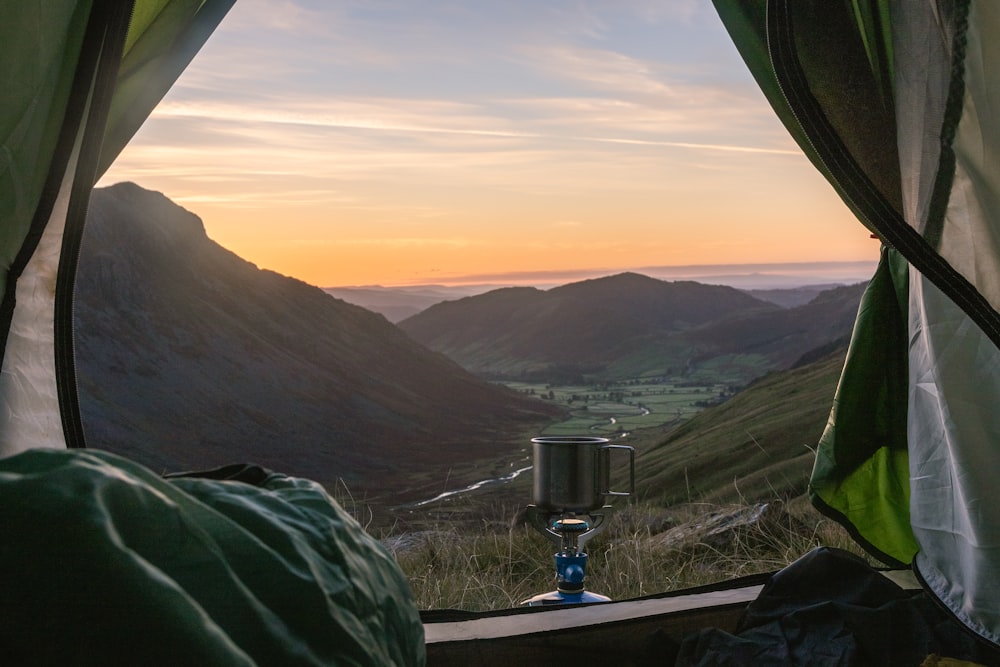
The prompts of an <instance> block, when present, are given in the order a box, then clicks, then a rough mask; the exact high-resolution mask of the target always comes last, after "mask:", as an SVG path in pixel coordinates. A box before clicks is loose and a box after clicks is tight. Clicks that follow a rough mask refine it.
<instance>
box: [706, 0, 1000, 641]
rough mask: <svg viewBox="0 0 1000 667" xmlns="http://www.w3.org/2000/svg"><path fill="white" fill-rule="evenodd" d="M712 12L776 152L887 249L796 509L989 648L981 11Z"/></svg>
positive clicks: (996, 91) (994, 20)
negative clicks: (917, 586) (805, 508)
mask: <svg viewBox="0 0 1000 667" xmlns="http://www.w3.org/2000/svg"><path fill="white" fill-rule="evenodd" d="M715 5H716V8H717V10H718V12H719V15H720V17H721V18H722V20H723V23H724V24H725V25H726V27H727V29H728V30H729V32H730V35H731V36H732V38H733V41H734V42H735V44H736V46H737V48H738V49H739V51H740V53H741V54H742V56H743V58H744V60H745V61H746V63H747V65H748V67H749V68H750V70H751V72H753V75H754V77H755V78H756V80H757V81H758V83H759V84H760V86H761V89H762V90H763V91H764V93H765V95H766V96H767V98H768V100H769V102H770V103H771V105H772V106H773V107H774V109H775V112H776V113H777V115H778V116H779V118H780V119H781V120H782V121H783V123H784V124H785V126H786V127H787V128H788V130H789V133H790V134H791V136H792V137H793V138H794V139H795V140H796V141H797V142H798V143H799V145H800V146H801V147H802V149H803V151H804V152H805V154H806V155H807V156H808V157H809V158H810V160H812V162H813V163H814V164H815V165H816V166H817V168H818V169H819V170H820V171H821V172H822V173H823V174H824V175H825V176H826V177H827V179H828V180H829V181H830V183H831V184H832V186H833V187H834V188H835V190H836V191H837V192H838V193H839V194H840V195H841V197H842V198H843V199H844V201H845V203H847V205H848V206H849V207H850V208H851V210H852V211H854V213H855V214H856V215H857V216H858V218H859V219H860V220H861V222H862V223H863V224H865V225H866V226H867V227H868V228H869V229H870V230H872V231H873V232H874V233H875V234H876V235H877V236H878V237H879V238H881V239H882V241H883V243H884V245H885V247H886V251H885V253H884V255H883V259H882V262H881V263H880V266H879V269H878V272H877V273H876V276H875V277H874V278H873V280H872V282H871V284H870V285H869V288H868V291H867V292H866V294H865V297H864V301H863V303H862V306H861V309H860V312H859V315H858V320H857V324H856V327H855V331H854V335H853V339H852V341H851V346H850V350H849V352H848V358H847V362H846V364H845V367H844V371H843V375H842V378H841V381H840V385H839V388H838V390H837V395H836V398H835V402H834V406H833V410H832V412H831V417H830V423H829V424H828V427H827V429H826V432H825V433H824V435H823V438H822V440H821V442H820V443H819V449H818V454H817V459H816V464H815V468H814V471H813V477H812V481H811V484H810V493H811V496H812V498H813V501H814V503H815V504H816V505H817V507H819V508H820V509H821V510H822V511H824V512H826V513H828V514H830V515H831V516H834V517H836V518H837V519H838V520H840V521H841V522H843V523H844V524H845V525H846V526H847V527H848V529H849V530H850V531H851V533H852V534H853V535H854V536H855V537H857V538H858V540H859V541H860V542H861V543H862V544H863V545H865V546H866V547H868V548H869V550H870V551H871V552H872V553H873V554H874V555H876V556H878V557H880V558H882V559H883V560H885V561H886V562H889V563H895V564H901V563H910V562H912V563H913V566H914V568H915V571H916V572H917V574H918V575H919V576H920V577H921V578H922V580H923V581H924V583H925V585H926V586H927V588H928V590H930V591H931V592H932V593H933V594H934V595H935V596H936V597H937V598H938V600H939V601H940V602H941V604H942V605H943V606H944V607H945V608H947V609H949V610H950V611H951V612H952V613H953V614H954V615H955V616H956V618H958V619H959V620H960V621H961V622H962V623H963V624H965V625H966V626H967V627H969V628H970V629H972V630H973V631H975V632H976V633H977V634H978V635H980V636H981V637H983V638H985V639H987V640H989V641H991V642H994V643H1000V580H998V579H997V577H996V573H997V572H1000V510H998V509H997V505H996V503H995V502H994V500H993V498H992V495H993V494H992V488H993V486H994V484H995V481H994V480H993V477H994V476H995V475H992V474H991V472H990V471H995V470H996V451H997V449H996V443H997V442H998V441H1000V416H998V415H1000V411H997V410H996V405H997V404H998V403H1000V348H998V346H1000V169H998V167H1000V123H998V121H997V119H998V118H1000V78H998V77H997V76H996V75H995V68H994V66H993V65H994V64H995V63H996V62H1000V6H998V5H997V4H996V3H995V2H991V1H989V0H951V1H949V2H937V1H934V0H843V1H838V2H829V1H826V0H795V1H792V0H739V1H737V0H715ZM899 257H902V258H903V259H905V262H906V263H908V265H909V266H908V267H907V266H906V265H905V264H903V263H901V262H900V260H899Z"/></svg>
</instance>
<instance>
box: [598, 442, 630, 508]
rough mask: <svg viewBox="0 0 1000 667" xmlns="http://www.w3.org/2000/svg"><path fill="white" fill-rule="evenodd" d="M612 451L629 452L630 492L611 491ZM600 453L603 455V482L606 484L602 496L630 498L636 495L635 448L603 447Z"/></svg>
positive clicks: (626, 446) (627, 446)
mask: <svg viewBox="0 0 1000 667" xmlns="http://www.w3.org/2000/svg"><path fill="white" fill-rule="evenodd" d="M612 449H625V450H628V466H629V471H628V489H629V490H628V491H612V490H611V450H612ZM600 451H601V452H602V453H603V456H602V457H601V461H600V463H601V466H600V467H601V468H602V473H603V474H602V475H601V478H602V481H603V482H604V488H605V490H604V491H601V492H600V494H601V495H602V496H630V495H633V494H634V493H635V447H631V446H629V445H601V447H600Z"/></svg>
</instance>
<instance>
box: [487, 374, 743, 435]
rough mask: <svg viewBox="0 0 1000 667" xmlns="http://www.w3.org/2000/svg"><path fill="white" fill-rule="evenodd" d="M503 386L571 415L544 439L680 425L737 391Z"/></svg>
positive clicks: (688, 386)
mask: <svg viewBox="0 0 1000 667" xmlns="http://www.w3.org/2000/svg"><path fill="white" fill-rule="evenodd" d="M505 384H506V385H507V386H508V387H510V388H511V389H514V390H515V391H518V392H521V393H523V394H529V395H534V396H537V397H538V398H539V400H544V401H551V402H552V403H556V404H558V405H562V406H564V407H566V408H568V409H569V410H570V416H569V418H568V419H566V420H565V421H562V422H559V423H557V424H552V425H551V426H549V427H547V428H546V429H545V430H544V432H543V435H581V434H584V433H591V434H594V435H598V436H602V437H606V436H609V435H610V436H615V435H621V434H624V433H628V432H629V431H632V430H634V429H639V428H651V427H656V426H662V425H665V424H679V423H681V422H683V421H685V420H687V419H690V418H691V417H692V416H694V415H695V414H697V413H698V412H700V411H701V410H703V409H704V408H706V407H708V406H709V405H713V404H716V403H719V402H722V401H723V400H725V399H726V398H728V397H729V396H731V395H732V394H733V392H734V391H735V389H736V387H734V386H732V385H727V384H724V383H704V384H702V383H696V382H690V381H687V380H667V379H663V378H648V377H647V378H633V379H628V380H622V381H618V382H606V383H605V382H602V383H597V384H591V385H553V384H540V383H530V382H507V383H505Z"/></svg>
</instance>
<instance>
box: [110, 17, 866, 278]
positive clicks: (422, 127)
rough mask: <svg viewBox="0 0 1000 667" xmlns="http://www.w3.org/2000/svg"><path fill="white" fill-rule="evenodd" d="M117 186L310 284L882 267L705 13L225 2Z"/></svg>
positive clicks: (125, 159)
mask: <svg viewBox="0 0 1000 667" xmlns="http://www.w3.org/2000/svg"><path fill="white" fill-rule="evenodd" d="M125 180H129V181H134V182H136V183H138V184H139V185H141V186H143V187H146V188H149V189H152V190H157V191H160V192H162V193H164V194H165V195H167V196H168V197H170V198H171V199H172V200H173V201H175V202H177V203H178V204H180V205H182V206H183V207H185V208H186V209H188V210H190V211H192V212H193V213H195V214H197V215H198V216H199V217H200V218H201V219H202V220H203V222H204V224H205V228H206V231H207V233H208V235H209V237H211V238H212V239H213V240H215V241H217V242H218V243H220V244H221V245H223V246H224V247H226V248H228V249H230V250H232V251H233V252H235V253H236V254H238V255H240V256H241V257H243V258H244V259H247V260H249V261H251V262H253V263H255V264H257V265H258V266H260V267H261V268H267V269H271V270H274V271H277V272H279V273H282V274H285V275H290V276H294V277H296V278H299V279H301V280H304V281H306V282H308V283H311V284H314V285H318V286H321V287H332V286H344V285H374V284H380V285H411V284H428V283H438V284H463V283H472V282H482V281H483V280H484V277H486V276H489V277H490V278H489V279H490V280H491V281H492V282H521V283H530V282H532V281H540V280H542V279H543V277H551V276H553V275H570V274H572V275H587V274H592V275H598V274H605V273H610V272H614V271H618V270H628V269H635V268H638V267H662V266H689V265H705V264H709V265H713V264H740V265H742V264H758V263H788V262H844V261H855V262H856V261H859V260H863V261H870V262H872V263H873V262H874V261H875V260H876V259H877V255H878V242H877V241H873V240H871V239H870V238H869V234H868V232H867V230H866V229H865V228H864V227H862V225H861V224H860V223H858V222H857V221H856V220H855V219H854V217H853V216H852V214H851V213H850V212H849V211H848V209H847V208H846V206H844V204H843V203H842V202H841V201H840V199H839V198H838V197H837V196H836V194H835V193H834V191H833V189H832V188H831V187H830V186H829V185H828V184H827V183H826V181H825V180H824V179H823V178H822V177H821V176H820V175H819V173H818V172H817V171H816V170H815V169H814V168H813V167H812V165H811V164H810V163H809V162H808V161H807V160H806V158H805V157H804V156H803V155H802V153H801V151H800V150H799V149H798V148H797V146H796V145H795V144H794V142H793V141H792V140H791V139H790V137H789V135H788V134H787V132H786V131H785V130H784V128H783V127H782V126H781V124H780V123H779V122H778V120H777V117H776V116H775V115H774V113H773V112H772V111H771V109H770V107H768V105H767V103H766V101H765V100H764V97H763V95H762V94H761V93H760V92H759V90H758V89H757V87H756V85H755V84H754V83H753V80H752V79H751V77H750V75H749V73H748V72H747V70H746V67H745V66H744V64H743V63H742V61H741V60H740V58H739V56H738V54H737V53H736V50H735V48H734V47H733V45H732V43H731V41H730V40H729V38H728V36H727V35H726V33H725V30H724V29H723V27H722V25H721V22H720V21H719V19H718V16H717V15H716V14H715V12H714V10H713V8H712V5H711V3H709V2H706V1H705V0H669V1H667V2H664V1H653V0H590V1H588V0H545V1H540V0H505V1H504V2H483V1H474V0H366V1H361V0H359V1H356V2H350V1H342V2H341V1H332V0H294V1H293V0H238V1H237V3H236V6H235V7H234V8H233V9H232V10H231V11H230V13H229V14H228V16H227V17H226V18H225V20H224V21H223V22H222V24H221V26H220V27H219V28H218V29H217V30H216V32H215V34H214V35H213V36H212V37H211V38H210V40H209V41H208V43H207V44H206V45H205V47H204V48H203V49H202V51H201V52H200V53H199V54H198V56H197V57H196V58H195V60H194V62H193V63H192V64H191V65H190V66H189V67H188V69H187V70H186V72H185V73H184V74H183V75H182V76H181V78H180V79H179V80H178V82H177V84H175V86H174V87H173V89H172V90H171V92H170V93H168V95H167V96H166V97H165V98H164V100H163V101H162V102H161V103H160V105H159V106H158V107H157V108H156V109H155V110H154V111H153V113H152V114H151V116H150V117H149V119H148V120H147V122H146V123H145V124H144V125H143V127H142V128H141V129H140V131H139V132H138V133H137V135H136V136H135V137H134V138H133V140H132V141H131V143H130V144H129V145H128V146H127V147H126V149H125V150H124V151H123V152H122V154H121V155H120V156H119V158H118V159H117V160H116V162H115V163H114V165H112V167H111V169H110V170H109V171H108V173H107V174H106V175H105V176H104V178H103V179H102V181H101V183H100V184H99V185H109V184H111V183H115V182H119V181H125ZM868 275H870V273H869V274H868Z"/></svg>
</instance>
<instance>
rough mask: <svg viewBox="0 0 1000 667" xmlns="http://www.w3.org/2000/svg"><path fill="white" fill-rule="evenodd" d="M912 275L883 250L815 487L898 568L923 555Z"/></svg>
mask: <svg viewBox="0 0 1000 667" xmlns="http://www.w3.org/2000/svg"><path fill="white" fill-rule="evenodd" d="M908 271H909V267H908V265H907V264H906V262H905V260H903V259H902V257H900V255H899V254H898V253H897V252H895V251H892V250H889V249H883V251H882V256H881V259H880V260H879V265H878V268H877V269H876V272H875V275H874V277H872V279H871V281H870V282H869V284H868V287H867V288H866V289H865V293H864V295H863V296H862V299H861V304H860V306H859V308H858V317H857V320H856V322H855V328H854V332H853V334H852V336H851V344H850V347H849V348H848V351H847V358H846V360H845V362H844V370H843V373H842V374H841V378H840V382H839V384H838V386H837V392H836V394H835V396H834V399H833V408H832V410H831V412H830V419H829V421H828V423H827V426H826V429H825V430H824V432H823V435H822V437H821V438H820V442H819V446H818V447H817V452H816V461H815V464H814V466H813V473H812V478H811V480H810V484H809V494H810V498H811V499H812V502H813V504H814V505H816V507H818V508H819V509H820V510H821V511H822V512H823V513H824V514H826V515H828V516H831V517H833V518H835V519H837V520H838V521H839V522H841V523H842V524H844V525H845V526H847V527H848V528H849V529H850V531H851V533H852V535H853V536H854V538H855V540H857V541H858V542H859V543H860V544H863V545H865V548H866V549H867V550H868V551H869V552H870V553H873V554H876V555H877V556H878V557H879V559H881V560H882V561H883V562H885V563H887V564H890V565H895V566H903V565H906V564H908V563H910V562H911V561H912V560H913V555H914V554H915V553H916V551H917V544H916V541H915V538H914V536H913V531H912V529H911V527H910V506H909V501H910V486H909V485H910V474H909V457H908V451H907V435H906V430H907V392H908V386H909V385H908V379H909V378H908V375H907V373H908V368H909V365H908V362H907V353H906V349H907V348H906V345H907V313H908V312H909V311H908V302H907V294H908V285H909V277H908Z"/></svg>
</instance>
